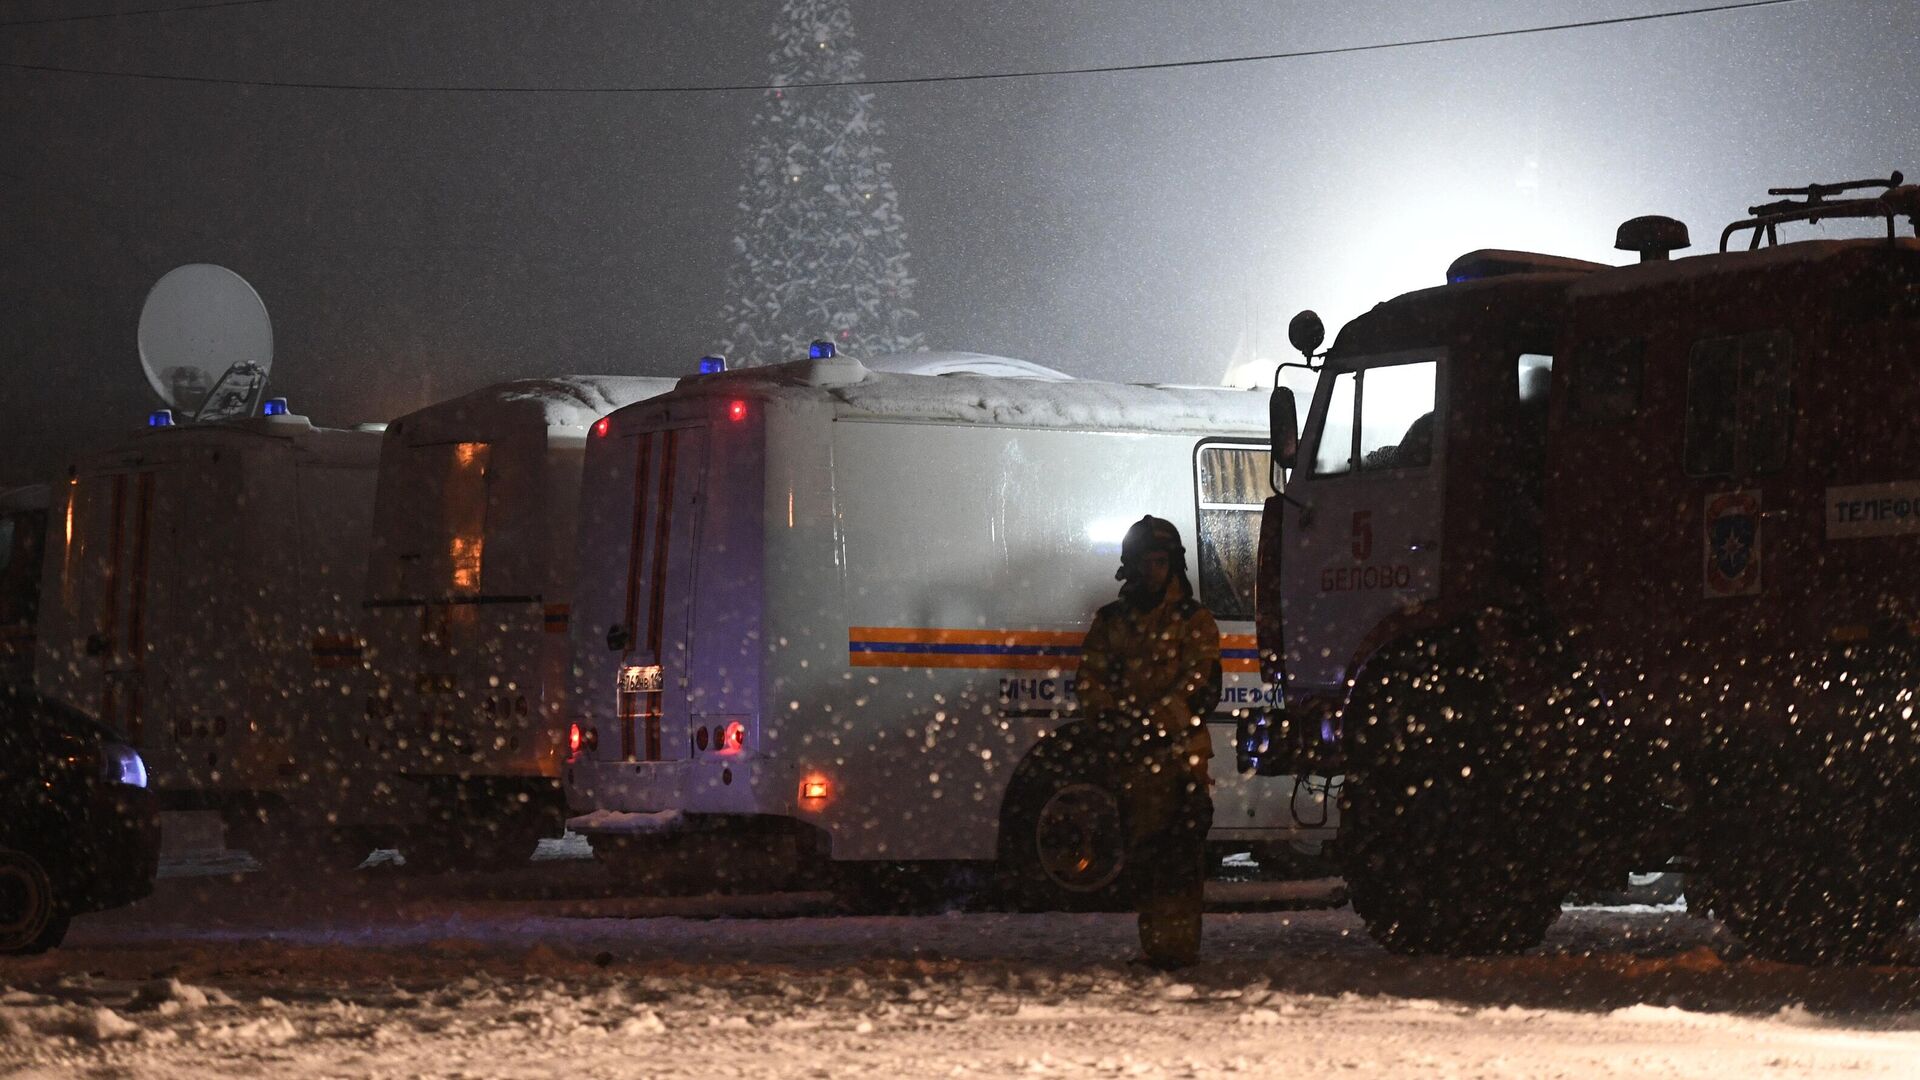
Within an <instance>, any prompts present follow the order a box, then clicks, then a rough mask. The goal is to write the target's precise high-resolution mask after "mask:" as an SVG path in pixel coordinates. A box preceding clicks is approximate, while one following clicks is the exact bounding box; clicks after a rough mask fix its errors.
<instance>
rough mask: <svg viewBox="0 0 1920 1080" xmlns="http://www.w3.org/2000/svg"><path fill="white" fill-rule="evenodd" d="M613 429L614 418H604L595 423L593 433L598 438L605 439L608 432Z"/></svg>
mask: <svg viewBox="0 0 1920 1080" xmlns="http://www.w3.org/2000/svg"><path fill="white" fill-rule="evenodd" d="M612 429H613V417H611V416H603V417H601V418H600V419H598V420H595V421H594V422H593V433H594V434H595V435H597V436H601V437H605V436H606V434H607V432H608V431H611V430H612Z"/></svg>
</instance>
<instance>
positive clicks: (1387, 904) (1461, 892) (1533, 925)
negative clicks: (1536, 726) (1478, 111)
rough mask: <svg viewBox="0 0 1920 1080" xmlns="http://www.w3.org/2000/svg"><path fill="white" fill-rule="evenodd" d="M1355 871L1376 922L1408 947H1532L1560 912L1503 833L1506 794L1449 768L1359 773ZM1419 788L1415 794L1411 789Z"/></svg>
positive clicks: (1435, 950)
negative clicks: (1362, 777) (1442, 773)
mask: <svg viewBox="0 0 1920 1080" xmlns="http://www.w3.org/2000/svg"><path fill="white" fill-rule="evenodd" d="M1349 784H1350V790H1349V792H1348V796H1347V798H1348V801H1349V805H1350V809H1349V810H1348V811H1347V815H1348V816H1347V817H1346V818H1345V820H1346V821H1349V822H1353V823H1354V825H1353V826H1351V827H1353V828H1355V830H1356V832H1357V831H1358V830H1359V829H1365V830H1367V831H1366V834H1365V838H1364V839H1360V838H1359V837H1358V836H1356V839H1355V844H1354V850H1353V851H1352V852H1350V854H1349V855H1348V857H1347V865H1346V880H1347V889H1348V895H1349V897H1350V899H1351V901H1352V903H1353V909H1354V911H1355V912H1356V913H1358V914H1359V916H1360V918H1361V919H1362V920H1363V921H1364V922H1365V923H1366V924H1367V932H1368V933H1369V934H1371V935H1372V936H1373V939H1374V940H1375V941H1378V942H1379V943H1380V944H1381V945H1382V946H1384V947H1386V948H1387V949H1388V950H1389V951H1392V952H1396V953H1401V954H1404V955H1424V954H1440V955H1445V956H1481V955H1494V954H1501V953H1516V952H1524V951H1526V950H1527V949H1530V948H1532V947H1534V946H1535V945H1538V944H1539V943H1540V940H1541V939H1542V938H1543V937H1545V936H1546V933H1547V930H1548V928H1549V927H1551V926H1552V925H1553V922H1554V920H1555V919H1556V918H1558V917H1559V914H1560V897H1559V893H1558V890H1556V889H1555V888H1554V887H1553V886H1552V885H1551V884H1550V883H1549V880H1548V879H1547V877H1546V875H1545V874H1543V873H1542V872H1541V870H1540V868H1538V867H1537V866H1533V865H1530V863H1529V861H1528V859H1526V858H1525V857H1523V856H1520V855H1517V854H1516V853H1515V851H1514V845H1513V844H1512V843H1511V842H1510V841H1509V840H1507V839H1505V838H1503V837H1501V836H1500V835H1499V834H1500V833H1501V831H1502V830H1501V826H1500V824H1499V814H1500V812H1501V807H1500V806H1499V804H1498V801H1497V800H1496V799H1489V798H1486V797H1485V792H1483V791H1481V790H1477V789H1476V788H1475V787H1473V786H1472V785H1469V784H1467V783H1465V782H1461V781H1457V780H1452V779H1449V778H1446V777H1431V776H1429V777H1420V778H1415V777H1413V776H1410V775H1406V774H1402V775H1401V776H1399V777H1397V778H1388V777H1381V776H1378V775H1375V776H1374V777H1372V778H1370V779H1369V780H1368V781H1367V782H1366V783H1359V784H1356V783H1353V782H1352V781H1350V782H1349ZM1408 789H1412V792H1413V793H1412V794H1408Z"/></svg>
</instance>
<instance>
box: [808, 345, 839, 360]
mask: <svg viewBox="0 0 1920 1080" xmlns="http://www.w3.org/2000/svg"><path fill="white" fill-rule="evenodd" d="M833 355H834V354H833V342H831V341H816V342H814V343H813V344H811V345H809V346H807V359H809V360H831V359H833Z"/></svg>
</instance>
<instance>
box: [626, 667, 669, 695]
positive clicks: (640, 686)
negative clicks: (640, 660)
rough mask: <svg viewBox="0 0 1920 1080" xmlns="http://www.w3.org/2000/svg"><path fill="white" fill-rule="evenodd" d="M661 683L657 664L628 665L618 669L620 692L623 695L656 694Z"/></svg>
mask: <svg viewBox="0 0 1920 1080" xmlns="http://www.w3.org/2000/svg"><path fill="white" fill-rule="evenodd" d="M661 682H662V680H661V674H660V665H659V664H628V665H627V666H625V667H623V668H621V669H620V692H621V693H623V694H652V693H658V692H659V691H660V686H661Z"/></svg>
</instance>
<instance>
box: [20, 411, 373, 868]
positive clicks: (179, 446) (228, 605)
mask: <svg viewBox="0 0 1920 1080" xmlns="http://www.w3.org/2000/svg"><path fill="white" fill-rule="evenodd" d="M281 408H282V411H280V412H279V414H278V415H265V416H257V417H254V418H251V419H246V420H237V421H233V422H229V423H222V424H219V425H206V426H195V427H174V426H171V419H170V415H169V414H168V413H166V412H164V411H163V412H160V413H156V414H154V417H153V418H152V419H151V420H150V421H149V424H150V426H149V427H148V428H146V429H143V430H142V431H141V432H140V433H139V434H137V435H135V436H133V437H131V438H128V439H126V440H124V441H123V442H121V443H120V444H118V445H116V446H113V447H111V448H109V449H105V450H101V451H98V452H96V453H91V454H87V455H84V456H82V457H80V458H78V459H77V460H76V461H74V463H73V464H72V466H71V467H70V468H69V470H68V473H67V476H66V477H65V478H64V480H63V481H60V482H57V483H56V484H55V485H54V490H53V492H52V497H51V506H50V512H49V515H48V528H47V541H46V552H45V565H44V568H43V579H42V587H41V595H40V609H39V626H38V631H39V632H38V645H37V658H36V659H37V662H36V677H37V680H38V683H39V686H40V689H41V691H42V692H43V693H46V694H47V695H49V696H51V697H54V698H58V699H61V700H64V701H66V702H68V703H70V704H72V705H74V706H75V707H77V708H80V709H82V710H84V711H86V712H89V713H93V714H96V715H98V716H99V717H100V718H101V719H102V720H103V721H105V722H106V723H107V724H109V725H110V726H112V727H113V728H114V729H116V730H117V731H119V732H121V733H122V734H123V735H124V737H125V738H126V739H127V741H128V742H130V743H131V744H132V745H133V746H135V747H137V748H138V749H139V751H140V753H141V755H142V756H143V757H144V758H145V759H146V763H147V768H148V770H149V773H150V786H151V787H152V789H153V790H154V791H155V792H156V793H157V795H158V797H159V801H160V806H161V809H163V810H167V811H199V812H211V813H215V814H218V815H219V817H220V818H221V819H222V821H223V822H224V823H225V825H226V829H227V836H228V840H229V843H231V844H233V845H234V846H237V847H241V848H245V849H246V850H248V851H249V852H251V853H252V854H254V855H255V857H256V858H260V859H261V860H262V861H268V860H271V859H274V858H276V857H286V858H288V859H298V860H300V861H303V862H307V863H312V862H315V861H319V860H325V861H332V862H335V863H336V864H339V865H354V864H358V863H359V862H360V861H361V860H362V859H364V858H365V857H366V855H367V853H368V852H369V851H370V850H371V849H372V846H373V845H372V842H371V839H370V836H369V834H368V832H367V831H366V826H367V825H368V824H369V821H368V819H367V818H366V817H365V816H364V814H365V813H366V812H367V811H368V810H369V807H370V804H369V802H368V799H367V795H368V794H369V792H368V790H367V789H366V787H365V785H366V784H367V783H368V777H367V774H366V773H365V771H364V770H363V769H362V768H360V767H359V761H358V754H357V751H356V734H357V733H356V732H355V731H354V730H353V725H354V723H355V721H356V720H357V714H358V710H357V709H356V708H355V707H354V702H353V701H352V700H351V699H349V698H347V697H346V696H345V695H346V691H347V689H348V686H349V683H348V682H347V681H345V680H346V679H347V677H349V676H350V675H351V674H352V672H353V670H354V669H355V668H357V667H358V666H359V664H360V662H361V655H360V644H359V640H358V637H357V632H356V631H357V623H358V620H359V614H360V586H361V575H362V571H363V569H364V567H365V566H366V558H367V536H368V522H369V519H370V517H371V513H372V509H373V490H374V475H375V464H376V462H377V459H378V455H379V445H380V435H379V434H378V432H377V431H376V430H343V429H332V428H319V427H315V426H314V425H313V424H312V423H311V422H309V421H308V419H307V418H306V417H304V416H298V415H294V414H291V413H287V412H285V411H284V405H282V406H281Z"/></svg>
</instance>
